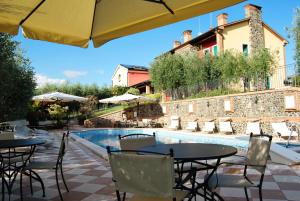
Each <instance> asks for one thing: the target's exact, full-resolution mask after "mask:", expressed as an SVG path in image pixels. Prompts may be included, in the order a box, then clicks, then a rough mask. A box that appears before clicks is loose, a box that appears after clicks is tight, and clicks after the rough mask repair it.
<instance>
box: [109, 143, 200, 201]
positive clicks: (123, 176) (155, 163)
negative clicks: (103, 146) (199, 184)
mask: <svg viewBox="0 0 300 201" xmlns="http://www.w3.org/2000/svg"><path fill="white" fill-rule="evenodd" d="M107 152H108V157H109V163H110V166H111V171H112V177H113V181H114V183H115V187H116V188H115V189H116V195H117V200H118V201H121V200H125V197H126V193H131V194H132V197H131V198H129V199H126V200H128V201H169V200H172V201H183V200H184V199H185V198H186V197H187V196H188V195H189V193H188V192H187V191H184V190H181V189H175V182H174V181H175V179H174V174H175V173H174V167H173V163H174V159H173V154H172V150H170V154H167V155H162V154H154V153H152V154H150V153H145V154H132V153H130V152H128V151H111V150H110V148H109V147H108V148H107ZM140 153H142V152H140ZM192 179H193V180H194V179H195V177H194V178H192ZM121 192H123V196H121V195H120V193H121Z"/></svg>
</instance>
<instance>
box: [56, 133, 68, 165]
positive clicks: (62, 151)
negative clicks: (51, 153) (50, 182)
mask: <svg viewBox="0 0 300 201" xmlns="http://www.w3.org/2000/svg"><path fill="white" fill-rule="evenodd" d="M65 138H66V133H63V136H62V139H61V142H60V147H59V152H58V157H57V163H56V164H57V165H58V164H61V163H62V161H63V158H64V156H65V153H66V139H65Z"/></svg>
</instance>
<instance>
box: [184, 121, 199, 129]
mask: <svg viewBox="0 0 300 201" xmlns="http://www.w3.org/2000/svg"><path fill="white" fill-rule="evenodd" d="M185 130H189V131H197V130H198V123H197V121H189V122H188V123H187V126H186V127H185Z"/></svg>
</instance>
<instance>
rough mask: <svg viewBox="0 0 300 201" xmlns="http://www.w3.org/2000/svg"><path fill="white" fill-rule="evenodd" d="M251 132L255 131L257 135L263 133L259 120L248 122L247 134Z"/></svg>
mask: <svg viewBox="0 0 300 201" xmlns="http://www.w3.org/2000/svg"><path fill="white" fill-rule="evenodd" d="M250 133H253V134H256V135H259V134H261V130H260V123H259V122H248V123H247V128H246V134H250Z"/></svg>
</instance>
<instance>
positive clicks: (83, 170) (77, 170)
mask: <svg viewBox="0 0 300 201" xmlns="http://www.w3.org/2000/svg"><path fill="white" fill-rule="evenodd" d="M88 171H90V170H89V169H80V168H76V169H71V170H69V171H66V172H65V173H66V174H76V175H78V174H83V173H86V172H88Z"/></svg>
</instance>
